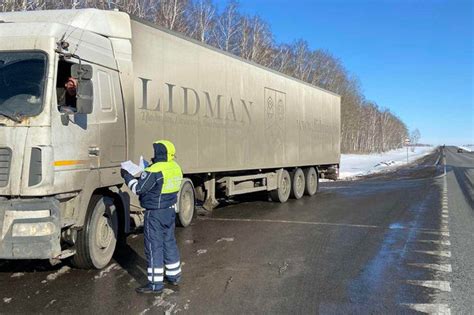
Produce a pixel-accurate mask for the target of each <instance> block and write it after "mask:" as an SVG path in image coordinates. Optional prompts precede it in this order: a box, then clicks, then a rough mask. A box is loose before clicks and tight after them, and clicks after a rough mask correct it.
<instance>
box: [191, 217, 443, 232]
mask: <svg viewBox="0 0 474 315" xmlns="http://www.w3.org/2000/svg"><path fill="white" fill-rule="evenodd" d="M200 219H201V220H203V221H228V222H252V223H283V224H303V225H321V226H342V227H355V228H367V229H381V230H394V229H399V230H410V231H419V232H420V233H428V234H434V235H441V236H449V233H448V232H446V231H438V230H433V229H424V228H412V227H404V226H399V227H398V226H397V227H384V226H377V225H365V224H348V223H332V222H310V221H290V220H270V219H231V218H210V217H202V218H200Z"/></svg>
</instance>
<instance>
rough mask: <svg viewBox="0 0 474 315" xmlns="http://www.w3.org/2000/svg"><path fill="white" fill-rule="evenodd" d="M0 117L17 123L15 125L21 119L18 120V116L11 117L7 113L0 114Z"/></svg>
mask: <svg viewBox="0 0 474 315" xmlns="http://www.w3.org/2000/svg"><path fill="white" fill-rule="evenodd" d="M0 116H4V117H7V118H9V119H11V120H13V121H14V122H17V123H21V118H20V115H18V116H17V115H14V114H13V115H11V114H7V113H0Z"/></svg>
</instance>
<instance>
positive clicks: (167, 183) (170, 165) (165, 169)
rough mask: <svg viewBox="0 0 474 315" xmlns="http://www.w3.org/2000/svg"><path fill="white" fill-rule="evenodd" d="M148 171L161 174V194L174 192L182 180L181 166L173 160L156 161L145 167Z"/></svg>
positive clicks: (177, 189) (179, 186)
mask: <svg viewBox="0 0 474 315" xmlns="http://www.w3.org/2000/svg"><path fill="white" fill-rule="evenodd" d="M145 171H147V172H150V173H159V172H161V173H162V174H163V187H162V188H161V193H162V194H171V193H176V192H178V191H179V189H180V188H181V182H182V181H183V173H182V172H181V167H179V165H178V163H176V162H175V161H170V162H157V163H155V164H153V165H151V166H149V167H147V168H146V169H145Z"/></svg>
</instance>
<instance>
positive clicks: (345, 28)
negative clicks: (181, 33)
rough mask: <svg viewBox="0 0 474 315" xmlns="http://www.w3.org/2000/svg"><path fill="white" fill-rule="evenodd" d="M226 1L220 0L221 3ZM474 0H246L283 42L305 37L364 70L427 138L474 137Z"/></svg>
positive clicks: (372, 91)
mask: <svg viewBox="0 0 474 315" xmlns="http://www.w3.org/2000/svg"><path fill="white" fill-rule="evenodd" d="M226 2H227V1H226V0H217V4H218V6H219V9H222V8H223V7H224V5H225V3H226ZM473 2H474V1H472V0H463V1H460V0H444V1H442V0H417V1H415V0H360V1H356V0H303V1H298V0H292V1H290V0H240V6H241V12H244V13H247V14H258V15H260V16H261V17H262V18H263V19H264V20H266V21H267V22H268V23H269V24H270V25H271V28H272V31H273V33H274V34H275V40H276V41H277V42H288V43H290V42H293V41H294V40H296V39H299V38H302V39H305V40H307V41H308V42H309V44H310V47H311V48H312V49H327V50H328V51H330V52H331V53H332V54H333V55H334V56H336V57H337V58H339V59H340V60H341V61H342V62H343V64H344V65H345V67H346V68H347V69H348V71H350V72H351V73H353V74H355V75H357V77H358V78H359V79H360V82H361V84H362V88H363V91H364V94H365V96H366V98H367V99H369V100H372V101H375V102H376V103H378V104H379V105H380V106H382V107H387V108H390V110H392V112H394V113H395V114H397V115H398V116H399V117H400V118H401V119H402V120H403V121H404V122H405V123H406V124H407V126H408V128H409V129H410V130H411V129H414V128H418V129H419V130H420V132H421V141H422V142H425V143H433V144H441V143H446V144H466V143H471V144H473V143H474V102H473V90H474V83H473V73H474V64H473V59H474V50H473V46H474V44H473V35H474V24H473V15H474V12H473V11H474V8H473Z"/></svg>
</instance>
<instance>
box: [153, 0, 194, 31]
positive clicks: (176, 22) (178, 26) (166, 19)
mask: <svg viewBox="0 0 474 315" xmlns="http://www.w3.org/2000/svg"><path fill="white" fill-rule="evenodd" d="M157 2H158V5H157V12H156V16H155V19H154V20H153V22H155V23H156V24H158V25H161V26H163V27H165V28H167V29H169V30H172V31H176V32H181V33H185V34H186V33H187V31H188V24H187V21H186V9H187V8H188V1H187V0H157Z"/></svg>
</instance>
